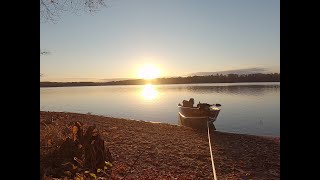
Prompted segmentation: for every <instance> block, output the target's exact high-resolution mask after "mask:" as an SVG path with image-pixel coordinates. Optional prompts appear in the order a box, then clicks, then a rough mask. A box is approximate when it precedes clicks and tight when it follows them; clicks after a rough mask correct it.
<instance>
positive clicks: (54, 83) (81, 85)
mask: <svg viewBox="0 0 320 180" xmlns="http://www.w3.org/2000/svg"><path fill="white" fill-rule="evenodd" d="M42 83H50V84H51V83H52V84H51V85H48V86H47V85H45V86H44V85H42ZM84 83H90V84H91V85H90V84H86V85H83V84H84ZM103 83H105V82H103ZM103 83H102V82H101V83H100V82H40V88H52V87H90V86H139V85H146V84H152V85H183V84H185V85H189V84H190V85H192V84H194V85H197V84H254V83H261V84H263V83H280V81H257V82H208V83H171V84H157V83H152V82H145V83H144V84H103ZM59 84H69V85H59Z"/></svg>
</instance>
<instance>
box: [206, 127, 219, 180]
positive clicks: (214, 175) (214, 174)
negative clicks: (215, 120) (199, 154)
mask: <svg viewBox="0 0 320 180" xmlns="http://www.w3.org/2000/svg"><path fill="white" fill-rule="evenodd" d="M207 127H208V139H209V148H210V155H211V164H212V172H213V178H214V180H217V175H216V169H215V168H214V162H213V155H212V149H211V140H210V128H209V121H207Z"/></svg>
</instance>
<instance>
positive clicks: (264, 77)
mask: <svg viewBox="0 0 320 180" xmlns="http://www.w3.org/2000/svg"><path fill="white" fill-rule="evenodd" d="M237 82H280V73H271V74H261V73H259V74H242V75H238V74H228V75H222V74H216V75H210V76H189V77H171V78H157V79H153V80H144V79H134V80H124V81H111V82H40V87H63V86H107V85H143V84H146V83H152V84H194V83H237Z"/></svg>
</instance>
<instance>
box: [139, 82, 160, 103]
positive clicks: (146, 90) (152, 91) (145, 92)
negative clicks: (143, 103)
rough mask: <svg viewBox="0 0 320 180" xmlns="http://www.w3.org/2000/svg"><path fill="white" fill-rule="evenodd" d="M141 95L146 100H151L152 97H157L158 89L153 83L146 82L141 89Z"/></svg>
mask: <svg viewBox="0 0 320 180" xmlns="http://www.w3.org/2000/svg"><path fill="white" fill-rule="evenodd" d="M141 96H142V97H143V98H144V99H146V100H153V99H155V98H157V96H158V91H157V90H156V88H155V87H154V86H153V85H151V84H147V85H145V86H144V87H143V89H142V91H141Z"/></svg>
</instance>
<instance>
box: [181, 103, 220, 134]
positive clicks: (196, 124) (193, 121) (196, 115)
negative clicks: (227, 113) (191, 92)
mask: <svg viewBox="0 0 320 180" xmlns="http://www.w3.org/2000/svg"><path fill="white" fill-rule="evenodd" d="M189 102H191V103H189ZM220 106H221V105H220V104H207V103H200V102H199V104H198V105H197V107H193V99H192V98H191V99H190V101H185V100H184V101H183V105H181V104H178V109H179V124H181V125H184V126H188V127H192V128H195V129H203V128H206V127H207V122H208V121H209V124H210V125H213V122H214V121H216V119H217V117H218V114H219V112H220V108H219V107H220Z"/></svg>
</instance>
